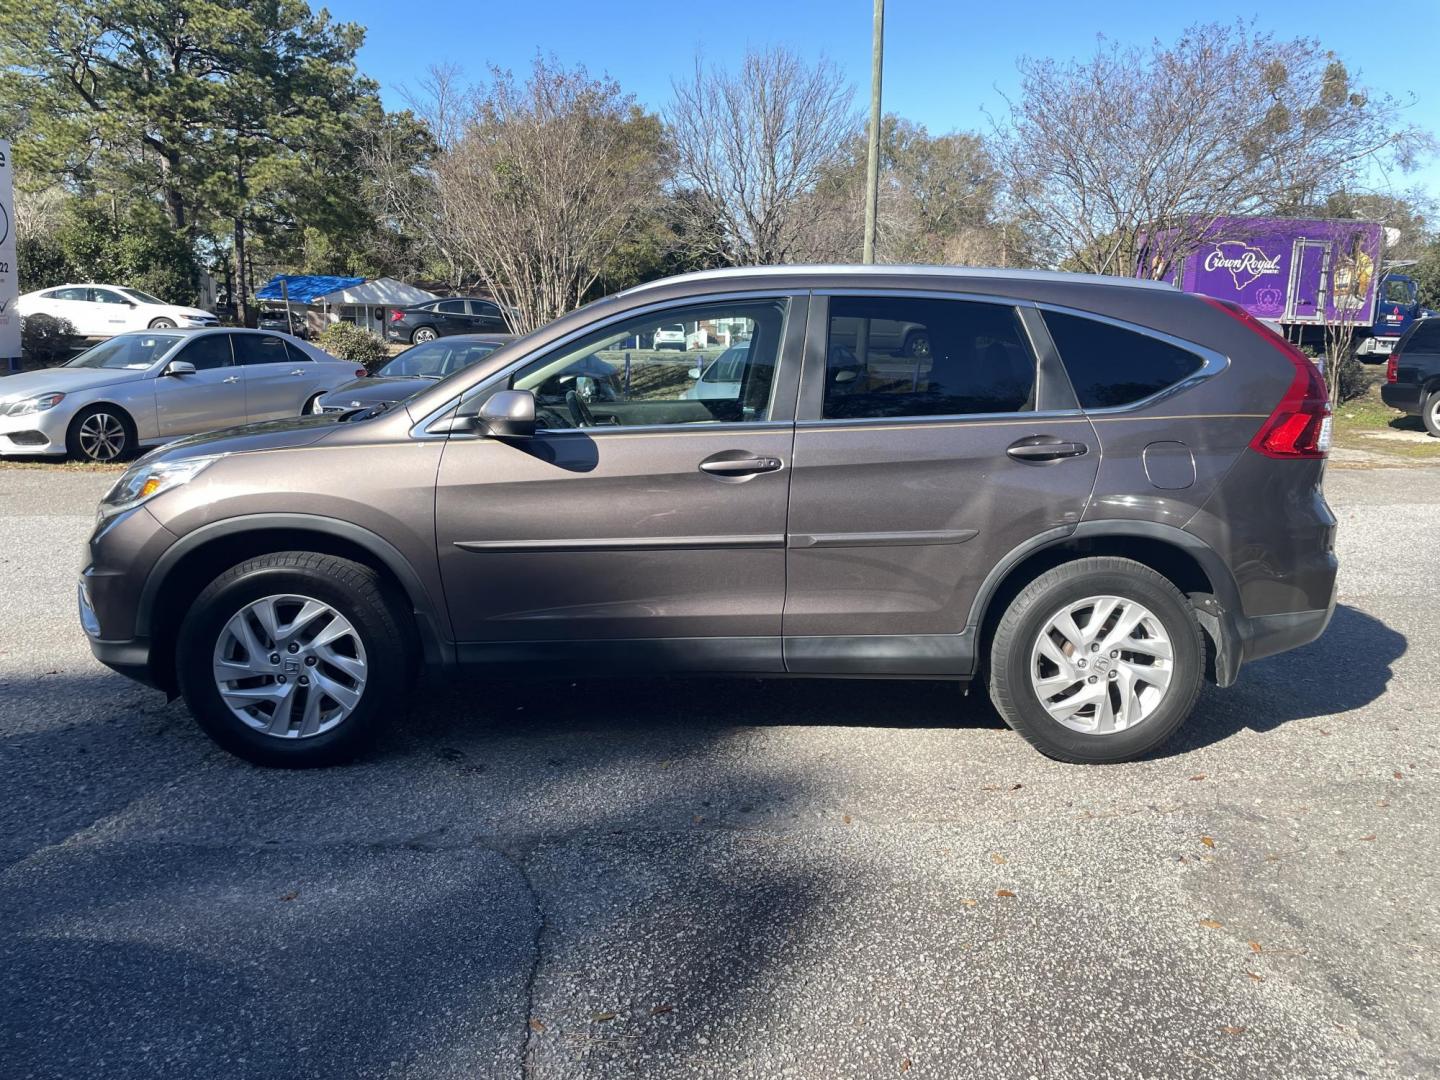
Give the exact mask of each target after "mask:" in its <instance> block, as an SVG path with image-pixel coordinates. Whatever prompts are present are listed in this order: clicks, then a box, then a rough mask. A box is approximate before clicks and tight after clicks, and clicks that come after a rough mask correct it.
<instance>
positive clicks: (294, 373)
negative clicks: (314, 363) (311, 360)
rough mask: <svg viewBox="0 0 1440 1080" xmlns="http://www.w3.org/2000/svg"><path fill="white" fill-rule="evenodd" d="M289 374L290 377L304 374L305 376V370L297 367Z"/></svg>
mask: <svg viewBox="0 0 1440 1080" xmlns="http://www.w3.org/2000/svg"><path fill="white" fill-rule="evenodd" d="M290 374H291V375H304V374H305V369H304V368H298V367H297V368H296V369H295V370H294V371H292V372H290Z"/></svg>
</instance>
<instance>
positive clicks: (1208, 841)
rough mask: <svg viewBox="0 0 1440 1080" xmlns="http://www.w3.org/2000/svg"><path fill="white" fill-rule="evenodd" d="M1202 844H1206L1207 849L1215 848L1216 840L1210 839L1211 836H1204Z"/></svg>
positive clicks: (1201, 839)
mask: <svg viewBox="0 0 1440 1080" xmlns="http://www.w3.org/2000/svg"><path fill="white" fill-rule="evenodd" d="M1200 843H1202V844H1204V845H1205V846H1206V847H1214V846H1215V840H1214V838H1213V837H1209V836H1202V837H1200Z"/></svg>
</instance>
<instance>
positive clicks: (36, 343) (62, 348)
mask: <svg viewBox="0 0 1440 1080" xmlns="http://www.w3.org/2000/svg"><path fill="white" fill-rule="evenodd" d="M79 341H80V338H79V335H77V334H76V333H75V327H74V326H72V325H71V324H70V321H69V320H68V319H57V318H55V316H53V315H44V314H41V313H39V312H37V313H36V314H34V315H26V316H25V317H24V318H23V319H21V320H20V355H21V358H22V359H23V360H24V361H25V366H26V367H31V368H42V367H54V366H55V365H56V364H63V363H64V362H65V361H66V360H69V359H70V357H71V356H72V355H74V353H75V346H76V345H77V344H78V343H79Z"/></svg>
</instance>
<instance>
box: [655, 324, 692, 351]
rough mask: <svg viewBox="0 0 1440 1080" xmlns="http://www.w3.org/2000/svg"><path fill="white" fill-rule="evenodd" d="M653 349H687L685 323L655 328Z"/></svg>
mask: <svg viewBox="0 0 1440 1080" xmlns="http://www.w3.org/2000/svg"><path fill="white" fill-rule="evenodd" d="M651 347H652V348H655V349H680V350H681V351H682V352H683V351H684V349H685V326H684V324H683V323H678V322H677V323H669V324H668V325H665V326H657V327H656V328H655V337H654V339H653V340H652V341H651Z"/></svg>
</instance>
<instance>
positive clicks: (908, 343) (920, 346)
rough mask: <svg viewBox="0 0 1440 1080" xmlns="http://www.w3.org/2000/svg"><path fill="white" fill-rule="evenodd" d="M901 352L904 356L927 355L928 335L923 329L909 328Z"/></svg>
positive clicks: (928, 353) (928, 351)
mask: <svg viewBox="0 0 1440 1080" xmlns="http://www.w3.org/2000/svg"><path fill="white" fill-rule="evenodd" d="M901 352H903V353H904V354H905V355H906V356H929V355H930V335H929V334H927V333H926V332H925V331H923V330H911V331H910V333H908V334H906V335H905V345H904V346H903V348H902V349H901Z"/></svg>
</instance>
